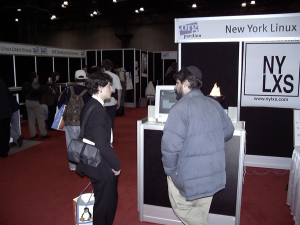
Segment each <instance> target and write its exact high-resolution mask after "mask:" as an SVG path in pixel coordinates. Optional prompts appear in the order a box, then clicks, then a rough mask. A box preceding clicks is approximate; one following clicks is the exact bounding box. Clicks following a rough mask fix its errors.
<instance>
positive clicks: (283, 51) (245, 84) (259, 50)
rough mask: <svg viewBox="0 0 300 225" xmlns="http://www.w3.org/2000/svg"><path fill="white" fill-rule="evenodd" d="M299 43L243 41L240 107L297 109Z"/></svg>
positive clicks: (299, 74)
mask: <svg viewBox="0 0 300 225" xmlns="http://www.w3.org/2000/svg"><path fill="white" fill-rule="evenodd" d="M299 68H300V42H246V43H245V44H244V64H243V72H242V80H243V81H242V95H241V106H260V107H278V108H300V96H299V95H300V94H299V87H300V85H299V81H300V71H299Z"/></svg>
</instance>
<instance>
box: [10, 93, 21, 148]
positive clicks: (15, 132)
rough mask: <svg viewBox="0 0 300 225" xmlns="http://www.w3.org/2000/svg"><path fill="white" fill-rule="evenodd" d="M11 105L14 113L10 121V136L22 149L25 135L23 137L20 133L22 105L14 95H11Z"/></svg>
mask: <svg viewBox="0 0 300 225" xmlns="http://www.w3.org/2000/svg"><path fill="white" fill-rule="evenodd" d="M9 104H10V108H11V111H12V116H11V121H10V125H11V126H10V136H11V137H12V139H13V143H14V144H15V145H18V146H19V147H21V146H22V144H23V135H21V131H20V114H19V109H20V105H19V103H18V102H17V100H16V97H15V96H14V95H13V94H12V93H10V95H9Z"/></svg>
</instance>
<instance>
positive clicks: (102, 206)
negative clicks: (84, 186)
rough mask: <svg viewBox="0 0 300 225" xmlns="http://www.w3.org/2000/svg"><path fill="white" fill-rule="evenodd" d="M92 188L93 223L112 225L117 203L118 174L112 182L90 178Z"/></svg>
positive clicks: (95, 224)
mask: <svg viewBox="0 0 300 225" xmlns="http://www.w3.org/2000/svg"><path fill="white" fill-rule="evenodd" d="M91 182H92V184H93V188H94V195H95V204H94V210H93V217H94V218H93V225H112V224H113V222H114V218H115V215H116V210H117V205H118V189H117V186H118V176H114V178H113V182H110V181H107V180H97V179H94V178H91Z"/></svg>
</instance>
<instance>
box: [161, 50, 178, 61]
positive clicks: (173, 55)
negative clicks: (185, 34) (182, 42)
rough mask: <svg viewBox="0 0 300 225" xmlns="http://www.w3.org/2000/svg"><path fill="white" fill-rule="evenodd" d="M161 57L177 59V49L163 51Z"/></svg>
mask: <svg viewBox="0 0 300 225" xmlns="http://www.w3.org/2000/svg"><path fill="white" fill-rule="evenodd" d="M161 59H176V60H177V51H169V52H161Z"/></svg>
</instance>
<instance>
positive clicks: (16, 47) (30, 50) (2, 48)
mask: <svg viewBox="0 0 300 225" xmlns="http://www.w3.org/2000/svg"><path fill="white" fill-rule="evenodd" d="M0 54H8V55H27V56H28V55H41V47H39V46H31V45H22V44H14V43H0Z"/></svg>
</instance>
